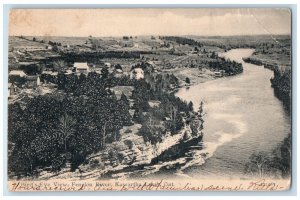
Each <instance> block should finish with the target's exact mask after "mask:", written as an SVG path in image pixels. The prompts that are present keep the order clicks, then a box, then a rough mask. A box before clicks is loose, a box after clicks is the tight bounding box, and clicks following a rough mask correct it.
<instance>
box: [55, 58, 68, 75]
mask: <svg viewBox="0 0 300 200" xmlns="http://www.w3.org/2000/svg"><path fill="white" fill-rule="evenodd" d="M53 69H54V70H55V71H58V72H64V71H65V70H66V63H65V61H64V60H61V59H59V60H56V61H54V62H53Z"/></svg>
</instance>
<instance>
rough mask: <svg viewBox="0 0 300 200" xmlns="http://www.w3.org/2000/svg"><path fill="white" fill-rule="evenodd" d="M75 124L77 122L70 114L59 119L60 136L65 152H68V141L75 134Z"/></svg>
mask: <svg viewBox="0 0 300 200" xmlns="http://www.w3.org/2000/svg"><path fill="white" fill-rule="evenodd" d="M75 124H76V121H75V120H74V119H73V118H72V117H71V116H69V115H68V114H64V115H63V116H62V117H60V118H59V136H60V141H61V143H62V144H64V149H65V152H67V139H68V138H69V137H70V136H71V135H72V134H73V133H74V125H75Z"/></svg>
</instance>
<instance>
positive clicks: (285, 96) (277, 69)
mask: <svg viewBox="0 0 300 200" xmlns="http://www.w3.org/2000/svg"><path fill="white" fill-rule="evenodd" d="M243 60H244V61H245V62H247V63H251V64H255V65H259V66H264V68H267V69H270V70H272V71H273V72H274V77H273V78H271V79H270V81H271V84H272V87H273V88H274V93H275V95H276V96H277V97H278V98H279V99H280V100H281V101H282V103H283V105H284V106H285V108H286V109H287V111H288V112H290V110H291V81H292V74H291V66H290V65H288V64H287V65H279V61H276V60H272V61H268V60H262V59H259V58H253V57H248V58H244V59H243Z"/></svg>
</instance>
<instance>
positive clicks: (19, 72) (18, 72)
mask: <svg viewBox="0 0 300 200" xmlns="http://www.w3.org/2000/svg"><path fill="white" fill-rule="evenodd" d="M8 76H18V77H26V74H25V72H23V71H22V70H12V71H10V72H9V74H8Z"/></svg>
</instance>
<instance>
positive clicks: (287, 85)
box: [271, 68, 292, 112]
mask: <svg viewBox="0 0 300 200" xmlns="http://www.w3.org/2000/svg"><path fill="white" fill-rule="evenodd" d="M271 83H272V87H273V88H274V93H275V95H276V96H277V97H278V98H279V99H280V100H281V101H282V102H283V104H284V106H285V107H286V109H287V110H288V111H289V112H290V110H291V99H292V96H291V84H292V72H291V69H285V70H280V69H279V68H276V69H274V77H273V78H271Z"/></svg>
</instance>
